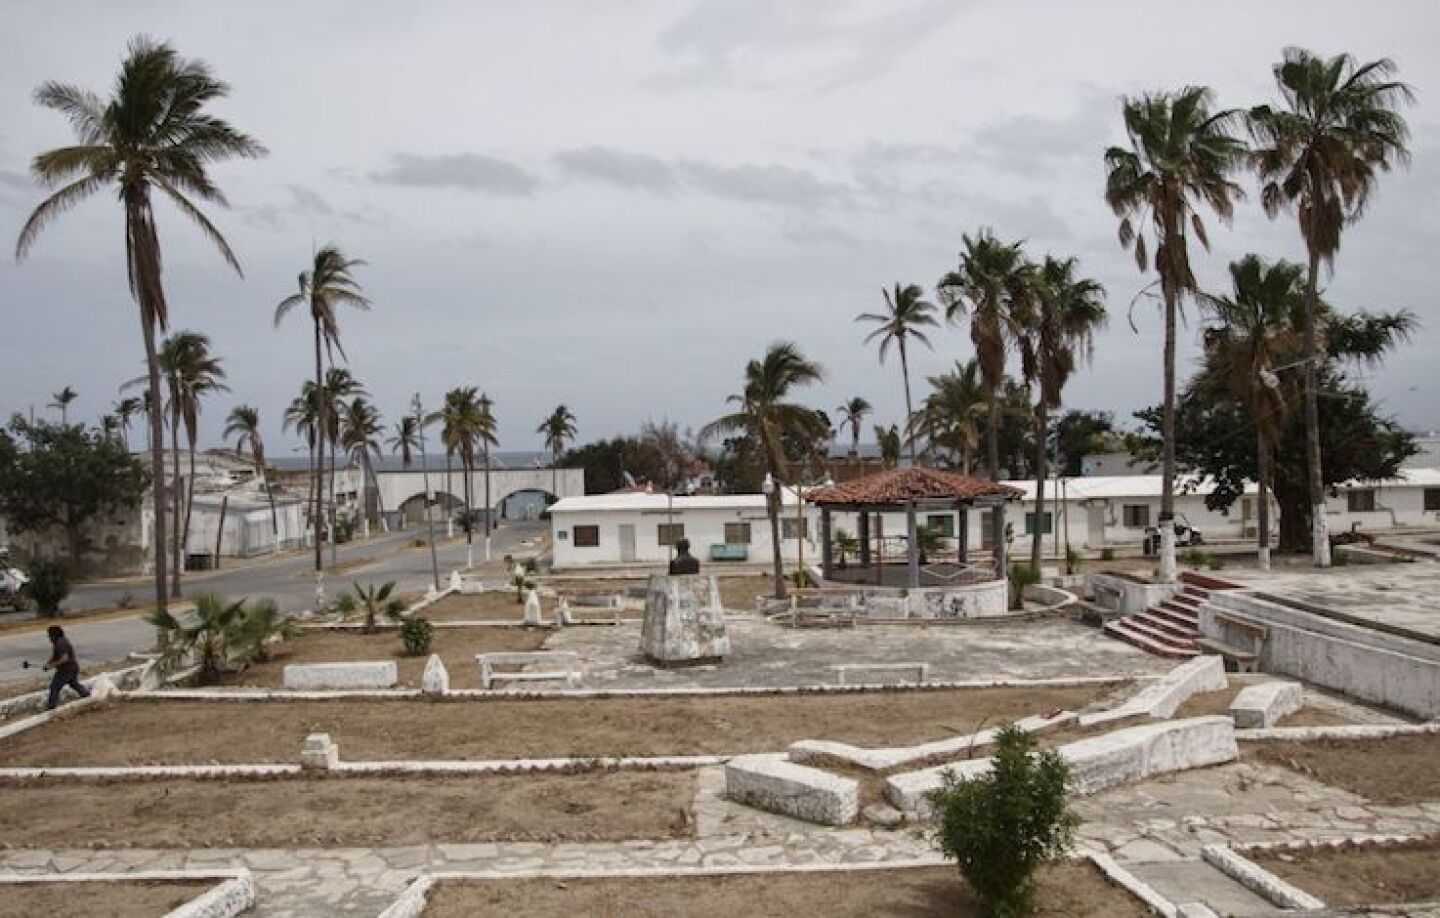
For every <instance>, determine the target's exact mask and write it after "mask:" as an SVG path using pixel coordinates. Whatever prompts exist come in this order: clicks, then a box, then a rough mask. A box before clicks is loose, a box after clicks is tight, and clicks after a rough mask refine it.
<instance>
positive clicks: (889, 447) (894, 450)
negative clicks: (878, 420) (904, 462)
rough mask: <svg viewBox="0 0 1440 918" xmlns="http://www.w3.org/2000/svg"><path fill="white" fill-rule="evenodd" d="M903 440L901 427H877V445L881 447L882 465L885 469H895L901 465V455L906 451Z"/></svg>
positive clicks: (892, 425)
mask: <svg viewBox="0 0 1440 918" xmlns="http://www.w3.org/2000/svg"><path fill="white" fill-rule="evenodd" d="M901 440H902V438H901V436H900V428H899V426H897V425H895V424H891V425H890V426H889V427H886V426H884V425H881V424H876V425H875V444H876V445H877V446H879V447H880V464H881V465H883V466H884V467H885V468H887V469H893V468H895V467H896V466H897V465H899V464H900V453H901V452H902V451H903V450H904V447H903V445H902V442H901Z"/></svg>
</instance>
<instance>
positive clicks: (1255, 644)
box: [1195, 611, 1270, 673]
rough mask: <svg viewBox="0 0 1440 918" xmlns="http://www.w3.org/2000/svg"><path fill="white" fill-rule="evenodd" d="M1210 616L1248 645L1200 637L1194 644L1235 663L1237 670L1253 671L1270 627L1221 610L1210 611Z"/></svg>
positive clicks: (1268, 634) (1243, 671) (1206, 651)
mask: <svg viewBox="0 0 1440 918" xmlns="http://www.w3.org/2000/svg"><path fill="white" fill-rule="evenodd" d="M1211 616H1212V617H1213V618H1214V619H1215V621H1216V623H1217V624H1220V625H1222V626H1223V627H1224V628H1225V630H1226V631H1234V632H1238V633H1239V634H1240V635H1241V636H1242V637H1243V638H1246V639H1248V640H1249V646H1247V647H1241V646H1239V645H1238V644H1232V643H1230V642H1229V641H1223V640H1220V639H1219V638H1212V637H1202V638H1200V639H1198V640H1197V641H1196V642H1195V646H1197V647H1199V648H1200V649H1201V650H1202V651H1204V652H1205V653H1209V654H1214V655H1216V656H1219V657H1222V658H1223V659H1225V660H1226V661H1227V662H1229V663H1233V664H1235V669H1236V671H1237V672H1242V673H1253V672H1255V667H1256V664H1257V663H1258V662H1259V657H1260V651H1261V650H1263V649H1264V647H1265V641H1266V639H1268V638H1269V637H1270V629H1269V628H1266V627H1264V626H1262V625H1256V624H1254V623H1253V622H1249V621H1246V620H1245V619H1243V618H1235V617H1233V616H1230V615H1226V614H1224V613H1223V612H1215V611H1212V612H1211Z"/></svg>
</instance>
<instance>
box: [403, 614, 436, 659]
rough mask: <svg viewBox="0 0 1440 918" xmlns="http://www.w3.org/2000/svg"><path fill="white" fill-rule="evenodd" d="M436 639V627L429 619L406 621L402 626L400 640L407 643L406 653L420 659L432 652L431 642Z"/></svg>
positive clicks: (416, 618) (409, 619)
mask: <svg viewBox="0 0 1440 918" xmlns="http://www.w3.org/2000/svg"><path fill="white" fill-rule="evenodd" d="M434 638H435V626H434V625H432V624H430V620H429V619H425V618H419V617H413V618H407V619H405V624H403V625H401V626H400V640H401V641H404V642H405V652H406V653H408V654H409V655H410V656H412V657H418V656H421V655H422V654H427V653H429V652H430V642H431V641H432V640H434Z"/></svg>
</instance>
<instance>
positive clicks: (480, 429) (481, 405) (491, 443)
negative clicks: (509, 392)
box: [475, 392, 500, 561]
mask: <svg viewBox="0 0 1440 918" xmlns="http://www.w3.org/2000/svg"><path fill="white" fill-rule="evenodd" d="M475 405H476V409H477V412H478V414H477V416H476V419H475V437H476V439H477V440H478V441H479V443H480V459H481V462H482V463H483V465H484V468H485V560H486V561H489V560H490V531H491V528H492V527H493V526H494V520H493V519H492V517H493V516H494V513H493V510H494V504H493V503H491V500H490V457H491V450H492V449H494V448H495V447H497V446H499V445H500V438H499V435H498V433H499V430H500V424H499V422H498V421H497V420H496V419H495V400H494V399H492V398H491V397H490V396H488V395H486V394H485V393H484V392H481V393H480V397H479V398H477V399H476V400H475Z"/></svg>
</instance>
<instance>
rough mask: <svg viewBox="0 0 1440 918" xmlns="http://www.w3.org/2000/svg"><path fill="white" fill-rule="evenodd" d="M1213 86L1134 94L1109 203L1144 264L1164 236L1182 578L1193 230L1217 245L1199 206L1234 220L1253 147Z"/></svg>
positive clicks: (1169, 487) (1157, 254) (1170, 488)
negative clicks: (1181, 437)
mask: <svg viewBox="0 0 1440 918" xmlns="http://www.w3.org/2000/svg"><path fill="white" fill-rule="evenodd" d="M1213 102H1214V100H1213V96H1212V93H1211V92H1210V90H1209V89H1207V88H1205V87H1201V86H1188V87H1186V88H1184V89H1182V90H1180V91H1179V92H1177V93H1168V92H1157V93H1148V94H1146V95H1143V96H1141V97H1140V98H1138V99H1129V98H1127V99H1125V100H1124V105H1123V115H1124V120H1125V133H1126V135H1127V136H1128V137H1129V141H1130V146H1129V147H1128V148H1126V147H1111V148H1109V149H1108V150H1106V151H1105V171H1106V178H1105V202H1106V203H1107V204H1109V205H1110V207H1111V209H1112V210H1114V211H1115V215H1116V216H1118V217H1120V218H1121V219H1120V244H1121V245H1122V246H1125V247H1131V246H1133V247H1134V251H1135V264H1136V265H1137V266H1138V267H1139V268H1140V270H1141V271H1147V270H1149V268H1150V264H1151V261H1152V258H1151V253H1150V247H1149V245H1148V244H1147V243H1146V226H1145V224H1146V223H1147V222H1148V223H1149V224H1150V232H1151V233H1152V234H1153V236H1154V257H1153V262H1154V266H1155V272H1156V273H1157V274H1158V275H1159V276H1160V281H1159V283H1160V295H1161V298H1162V299H1163V301H1164V305H1165V357H1164V364H1165V369H1164V373H1165V395H1164V407H1163V409H1162V416H1161V438H1162V440H1163V445H1162V450H1161V453H1162V455H1161V474H1162V476H1163V477H1162V483H1161V492H1160V520H1159V528H1160V579H1161V580H1162V581H1164V582H1170V581H1173V580H1174V579H1175V529H1174V525H1173V523H1172V522H1171V521H1172V520H1173V519H1174V516H1175V320H1176V315H1177V314H1178V312H1179V310H1180V306H1181V300H1182V298H1183V297H1184V296H1185V295H1187V294H1192V295H1193V294H1194V293H1195V292H1196V290H1197V289H1198V288H1197V286H1196V283H1195V274H1194V272H1193V271H1192V270H1191V268H1190V247H1189V235H1190V232H1191V231H1192V230H1193V231H1194V234H1195V238H1196V239H1197V240H1199V242H1200V244H1201V245H1202V246H1204V247H1205V248H1206V249H1207V250H1208V249H1209V248H1210V240H1209V237H1208V236H1207V234H1206V232H1205V223H1204V221H1203V220H1202V219H1201V217H1200V212H1199V209H1198V208H1199V205H1201V204H1204V205H1207V206H1209V208H1210V209H1211V210H1213V211H1215V213H1216V214H1218V215H1219V217H1220V219H1221V220H1223V221H1226V222H1228V221H1229V219H1230V215H1231V213H1232V211H1233V209H1234V202H1235V200H1236V199H1238V198H1240V197H1242V196H1243V195H1242V192H1241V190H1240V186H1238V185H1236V184H1235V183H1234V182H1233V181H1231V180H1230V176H1231V175H1232V174H1233V173H1234V172H1235V171H1236V170H1237V169H1238V168H1239V167H1240V166H1241V164H1242V163H1243V161H1244V157H1245V145H1244V144H1243V143H1242V142H1241V141H1240V139H1239V138H1237V137H1236V136H1235V135H1234V134H1233V133H1232V132H1233V130H1234V128H1235V126H1236V122H1237V118H1238V114H1237V113H1236V112H1234V111H1219V112H1217V111H1213Z"/></svg>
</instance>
